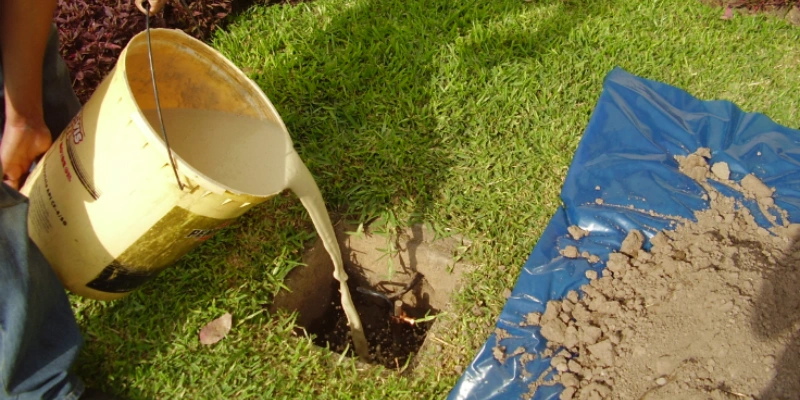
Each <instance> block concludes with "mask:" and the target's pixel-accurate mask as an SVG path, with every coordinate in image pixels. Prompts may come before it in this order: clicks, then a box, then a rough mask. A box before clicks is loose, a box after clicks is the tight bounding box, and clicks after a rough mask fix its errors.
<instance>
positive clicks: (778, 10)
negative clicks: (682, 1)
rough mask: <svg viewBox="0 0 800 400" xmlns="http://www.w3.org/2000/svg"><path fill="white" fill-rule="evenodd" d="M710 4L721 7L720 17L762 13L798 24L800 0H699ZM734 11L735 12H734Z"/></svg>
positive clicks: (799, 22)
mask: <svg viewBox="0 0 800 400" xmlns="http://www.w3.org/2000/svg"><path fill="white" fill-rule="evenodd" d="M700 1H701V2H703V3H706V4H710V5H712V6H719V7H722V10H723V11H720V18H722V19H733V18H736V14H737V13H742V14H756V13H763V14H768V15H772V16H775V17H777V18H782V19H784V20H786V22H788V23H790V24H793V25H797V26H800V1H797V0H700ZM734 11H736V12H734Z"/></svg>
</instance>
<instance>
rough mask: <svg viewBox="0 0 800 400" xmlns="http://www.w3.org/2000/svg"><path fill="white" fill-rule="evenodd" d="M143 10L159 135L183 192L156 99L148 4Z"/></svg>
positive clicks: (156, 90) (159, 103) (147, 2)
mask: <svg viewBox="0 0 800 400" xmlns="http://www.w3.org/2000/svg"><path fill="white" fill-rule="evenodd" d="M143 3H144V4H142V5H143V6H144V10H145V19H144V24H145V31H146V33H147V57H148V59H149V60H150V79H151V80H152V81H153V96H155V99H156V112H157V113H158V122H159V124H160V125H161V134H162V135H163V136H164V144H166V145H167V155H168V156H169V162H170V163H171V164H172V172H174V173H175V180H176V181H178V187H179V188H180V189H181V190H183V188H184V186H183V182H181V178H180V177H179V176H178V166H177V164H176V163H175V155H174V154H173V152H172V148H171V147H170V146H169V139H168V138H167V129H166V127H165V126H164V116H163V115H162V114H161V102H160V101H159V98H158V86H157V85H156V70H155V66H154V65H153V45H152V42H151V41H150V2H149V1H144V2H143Z"/></svg>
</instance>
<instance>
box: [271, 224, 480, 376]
mask: <svg viewBox="0 0 800 400" xmlns="http://www.w3.org/2000/svg"><path fill="white" fill-rule="evenodd" d="M357 231H358V228H357V227H354V226H345V225H344V224H340V225H339V226H337V227H336V233H337V238H338V240H339V245H340V248H341V250H342V257H343V261H344V264H345V269H346V270H347V274H348V277H349V279H348V282H347V283H348V287H349V289H350V294H351V296H352V298H353V302H354V303H355V306H356V309H357V310H358V313H359V316H360V317H361V322H362V324H363V325H364V331H365V334H366V338H367V341H368V342H369V348H370V354H371V357H372V360H371V362H372V363H375V364H381V365H384V366H386V367H388V368H391V369H395V370H398V371H406V370H408V369H410V368H412V367H411V365H412V364H413V363H411V362H410V361H411V360H412V359H413V357H414V356H415V355H417V354H418V353H419V351H420V348H422V345H423V344H424V343H425V338H426V334H427V332H428V330H429V329H430V328H431V327H432V326H433V325H434V324H435V323H436V316H437V315H439V314H440V313H441V312H443V311H445V310H447V309H448V308H449V303H450V296H451V295H452V294H453V293H454V291H455V290H457V289H458V287H459V284H460V277H461V275H462V274H463V272H464V270H465V269H466V267H467V264H466V263H465V262H464V261H463V258H464V253H465V251H466V249H467V248H468V247H469V245H468V243H467V242H466V241H465V240H464V239H462V238H459V237H448V238H441V237H436V236H435V235H434V233H433V232H431V231H430V230H428V229H426V228H425V227H423V226H422V225H418V226H413V227H411V228H407V229H405V230H401V231H398V232H394V233H393V234H392V235H386V234H385V233H375V232H370V231H369V229H362V231H360V232H359V233H357V234H353V233H352V232H357ZM347 232H350V233H347ZM387 249H391V250H387ZM304 263H305V264H306V266H303V267H299V268H296V269H295V270H294V271H292V273H290V274H289V276H288V277H287V279H286V281H285V284H286V286H287V287H288V288H289V290H288V291H286V290H285V291H282V292H281V293H279V294H278V296H276V298H275V305H274V306H273V308H274V309H275V308H283V309H286V310H288V311H297V312H298V319H297V324H298V329H299V330H301V331H305V332H306V333H307V334H309V335H310V336H311V337H312V340H313V341H314V343H315V344H316V345H318V346H320V347H323V348H327V349H330V350H331V351H334V352H337V353H340V354H346V355H347V356H350V357H355V353H354V349H353V344H352V341H351V339H350V330H349V328H348V326H347V318H346V317H345V315H344V311H343V310H342V307H341V304H340V302H339V283H338V282H337V281H335V280H334V279H333V276H332V274H333V267H332V263H331V261H330V258H329V256H328V254H327V252H325V249H324V247H323V246H322V244H321V243H316V244H315V245H314V247H313V248H311V249H310V250H309V251H307V252H306V254H305V256H304Z"/></svg>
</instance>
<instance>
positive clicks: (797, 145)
mask: <svg viewBox="0 0 800 400" xmlns="http://www.w3.org/2000/svg"><path fill="white" fill-rule="evenodd" d="M700 147H706V148H709V149H710V150H711V154H712V157H711V160H710V163H715V162H719V161H724V162H727V163H728V165H729V167H730V170H731V178H730V179H732V180H735V181H739V180H741V179H742V178H743V177H744V176H745V175H747V174H748V173H754V174H755V175H756V176H757V177H758V178H759V179H761V180H762V181H763V182H764V183H765V184H766V185H768V186H770V187H773V188H775V189H776V191H775V194H774V199H775V203H776V205H777V206H779V207H781V208H783V209H784V210H786V211H787V212H788V214H789V215H790V216H800V213H799V212H800V131H798V130H795V129H791V128H787V127H785V126H781V125H778V124H777V123H775V122H773V121H772V120H771V119H769V118H768V117H767V116H765V115H763V114H758V113H746V112H743V111H742V110H741V109H739V108H738V107H737V106H736V105H734V104H733V103H731V102H728V101H701V100H699V99H697V98H695V97H693V96H692V95H690V94H689V93H687V92H685V91H683V90H681V89H678V88H675V87H672V86H669V85H667V84H664V83H660V82H656V81H652V80H648V79H643V78H640V77H637V76H634V75H632V74H630V73H628V72H627V71H625V70H623V69H621V68H615V69H614V70H612V71H611V72H610V73H609V74H608V75H607V76H606V78H605V80H604V83H603V91H602V93H601V95H600V98H599V100H598V102H597V105H596V106H595V109H594V111H593V113H592V116H591V118H590V120H589V124H588V126H587V128H586V132H585V133H584V135H583V138H582V140H581V143H580V144H579V146H578V149H577V151H576V153H575V156H574V158H573V161H572V165H571V166H570V169H569V171H568V173H567V178H566V180H565V182H564V186H563V188H562V191H561V199H562V201H563V205H562V206H561V207H560V208H559V209H558V210H557V211H556V213H555V215H554V216H553V218H552V220H551V221H550V223H549V225H548V226H547V228H546V229H545V231H544V233H543V234H542V236H541V237H540V239H539V241H538V242H537V244H536V246H535V247H534V249H533V251H532V253H531V255H530V257H529V258H528V260H527V261H526V262H525V264H524V266H523V268H522V271H521V273H520V276H519V278H518V280H517V284H516V286H515V287H514V290H513V291H512V293H511V297H510V298H509V299H508V301H507V302H506V305H505V307H504V308H503V311H502V312H501V314H500V318H499V320H498V322H497V328H500V329H504V330H506V331H507V332H508V333H509V334H510V335H511V336H512V337H511V338H508V339H504V340H503V341H502V343H501V344H502V346H505V348H506V349H508V350H507V351H508V352H511V351H513V350H514V349H517V348H518V347H520V346H522V347H524V348H525V350H526V352H528V353H533V354H537V355H538V354H539V353H541V352H542V351H543V350H544V349H545V340H544V339H543V338H542V336H541V335H540V333H539V328H538V327H531V326H526V327H521V326H519V325H520V322H522V321H524V320H525V316H526V315H527V314H528V313H531V312H544V309H545V305H546V303H547V301H549V300H560V299H562V298H564V296H566V294H567V292H569V291H570V290H578V288H579V287H580V286H582V285H584V284H587V283H588V279H586V277H585V272H586V270H588V269H590V268H592V269H594V270H597V271H600V270H602V269H603V268H604V267H605V262H606V261H607V260H608V255H609V254H610V253H611V252H613V251H616V250H618V249H619V248H620V245H621V243H622V240H623V239H624V238H625V236H626V235H627V233H628V232H629V231H630V230H632V229H639V230H641V231H642V232H643V233H645V235H646V236H647V239H649V238H651V237H652V236H653V235H655V234H656V233H657V232H658V231H659V230H662V229H670V220H669V219H666V218H662V217H658V216H653V215H651V214H650V213H648V212H646V211H649V210H652V211H654V212H655V213H657V214H660V215H670V216H680V217H683V218H688V219H691V220H695V218H694V214H693V213H694V212H695V211H699V210H703V209H706V208H707V207H708V203H707V201H705V200H704V199H703V193H704V191H703V189H702V188H701V187H700V186H699V185H698V184H697V183H696V182H695V181H693V180H692V179H691V178H689V177H688V176H686V175H684V174H682V173H681V172H679V170H678V164H677V162H676V161H675V158H674V156H676V155H688V154H691V153H693V152H695V151H696V150H697V149H698V148H700ZM717 189H718V190H720V191H721V192H723V193H725V194H726V195H728V196H733V197H736V198H738V199H739V200H742V201H743V202H744V204H745V206H747V207H748V208H749V209H750V210H751V212H752V213H753V215H754V216H757V218H756V220H757V222H759V224H761V225H762V226H765V227H768V226H769V224H768V223H767V221H766V219H765V218H764V217H763V215H762V214H761V212H760V210H759V209H758V207H757V205H755V204H754V203H752V202H746V201H744V199H742V196H741V195H740V194H738V193H733V192H731V191H730V190H726V189H725V188H724V187H719V186H718V187H717ZM598 198H600V199H602V200H603V201H602V204H598V202H597V201H596V199H598ZM631 205H632V206H633V209H630V208H628V206H631ZM643 210H644V211H643ZM790 219H793V218H791V217H790ZM791 222H797V221H795V220H792V221H791ZM570 225H577V226H580V227H581V228H583V229H585V230H587V231H589V232H590V235H589V236H587V237H584V238H583V239H581V240H579V241H576V240H573V239H572V238H571V236H570V235H569V234H568V231H567V227H569V226H570ZM567 245H575V246H577V247H578V249H579V250H580V251H584V250H585V251H588V252H589V253H591V254H595V255H598V256H599V257H600V258H601V260H602V261H601V262H600V263H598V264H592V265H590V264H589V263H588V262H587V261H586V260H585V259H581V258H579V259H569V258H565V257H562V256H561V255H560V254H559V249H562V248H564V247H565V246H567ZM645 248H646V249H649V242H648V243H645ZM496 345H497V340H496V336H495V335H494V334H492V335H491V336H490V337H489V338H488V340H487V341H486V343H485V344H484V345H483V347H482V348H481V349H480V350H479V352H478V354H477V356H476V357H475V358H474V360H473V361H472V363H471V364H470V365H469V367H468V368H467V369H466V370H465V372H464V373H463V374H462V376H461V378H460V379H459V381H458V383H457V384H456V386H455V387H454V388H453V390H452V391H451V392H450V395H449V397H448V398H449V399H451V400H456V399H458V400H466V399H509V398H511V399H519V398H524V397H525V396H526V394H528V393H529V389H528V385H529V384H530V383H532V382H534V381H535V380H536V378H537V377H538V376H539V375H540V374H541V373H542V372H543V371H544V370H545V369H546V368H547V367H548V366H549V360H548V359H541V358H539V357H537V359H536V360H534V361H531V362H528V363H526V364H525V365H524V366H523V365H522V363H520V361H519V358H520V356H516V357H512V358H509V359H507V360H506V361H505V363H504V364H500V363H499V362H498V361H497V360H496V359H495V358H494V357H493V355H492V349H493V348H494V347H495V346H496ZM523 370H526V372H525V371H523ZM562 389H563V387H562V386H560V385H556V386H553V387H540V388H539V390H538V391H537V392H536V393H535V395H534V396H533V398H534V399H536V400H542V399H557V398H558V394H559V393H560V392H561V390H562Z"/></svg>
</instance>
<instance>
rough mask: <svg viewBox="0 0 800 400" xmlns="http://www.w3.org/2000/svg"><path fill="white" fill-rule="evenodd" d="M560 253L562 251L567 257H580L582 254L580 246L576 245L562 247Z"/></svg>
mask: <svg viewBox="0 0 800 400" xmlns="http://www.w3.org/2000/svg"><path fill="white" fill-rule="evenodd" d="M560 253H561V255H562V256H564V257H567V258H578V256H579V255H580V254H581V253H580V252H579V251H578V248H577V247H575V246H567V247H564V249H562V250H561V251H560Z"/></svg>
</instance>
